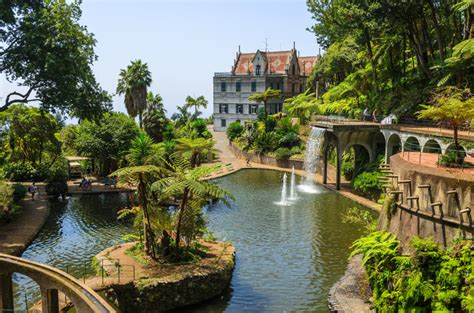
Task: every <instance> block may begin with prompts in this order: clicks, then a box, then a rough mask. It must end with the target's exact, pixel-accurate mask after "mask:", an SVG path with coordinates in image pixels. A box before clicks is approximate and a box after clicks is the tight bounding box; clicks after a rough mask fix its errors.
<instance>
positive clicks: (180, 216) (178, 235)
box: [175, 188, 189, 259]
mask: <svg viewBox="0 0 474 313" xmlns="http://www.w3.org/2000/svg"><path fill="white" fill-rule="evenodd" d="M188 193H189V190H188V188H185V189H184V191H183V200H181V205H180V208H179V212H178V225H177V226H176V252H175V253H176V259H179V243H180V241H181V222H182V220H183V214H184V210H185V209H186V204H187V202H188Z"/></svg>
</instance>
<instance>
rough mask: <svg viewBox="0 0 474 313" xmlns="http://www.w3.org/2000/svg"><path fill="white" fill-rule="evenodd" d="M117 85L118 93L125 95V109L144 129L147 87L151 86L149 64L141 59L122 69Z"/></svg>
mask: <svg viewBox="0 0 474 313" xmlns="http://www.w3.org/2000/svg"><path fill="white" fill-rule="evenodd" d="M119 76H120V78H119V80H118V84H117V93H118V94H119V95H122V94H124V95H125V101H124V102H125V107H126V108H127V112H128V114H129V115H130V116H131V117H136V116H137V114H138V121H139V125H140V128H141V127H142V114H143V112H144V111H145V109H146V107H147V87H149V86H150V84H151V81H152V80H151V73H150V71H149V70H148V64H146V63H142V61H141V60H140V59H138V60H135V61H132V62H131V64H130V65H128V66H127V68H126V69H121V70H120V74H119Z"/></svg>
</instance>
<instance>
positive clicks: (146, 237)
mask: <svg viewBox="0 0 474 313" xmlns="http://www.w3.org/2000/svg"><path fill="white" fill-rule="evenodd" d="M139 181H140V182H139V183H138V190H139V194H140V202H141V203H140V204H141V206H142V212H143V242H144V251H145V254H146V255H149V256H151V257H152V258H155V249H154V248H153V240H154V238H153V232H152V230H151V226H150V225H151V224H150V216H149V214H148V201H147V198H146V189H145V183H144V181H143V176H142V174H140V177H139Z"/></svg>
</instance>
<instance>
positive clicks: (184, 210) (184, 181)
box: [152, 156, 231, 259]
mask: <svg viewBox="0 0 474 313" xmlns="http://www.w3.org/2000/svg"><path fill="white" fill-rule="evenodd" d="M220 166H221V165H212V166H200V167H193V166H192V165H191V163H190V162H189V160H188V159H187V158H183V157H180V156H175V157H174V159H173V162H171V163H169V164H168V168H170V169H171V170H170V171H169V172H168V174H167V175H166V176H165V177H164V178H161V179H159V180H158V181H156V182H155V183H154V184H153V185H152V189H153V190H154V191H155V192H158V193H159V194H161V195H162V197H164V198H165V197H168V198H170V199H171V198H179V199H180V201H179V205H178V208H177V218H176V219H177V222H176V236H175V242H176V257H177V258H178V259H179V254H180V244H181V239H182V228H183V223H184V221H185V220H187V219H194V218H195V217H196V212H199V211H200V210H201V207H202V206H203V205H204V204H205V203H206V202H207V201H209V200H210V199H214V200H222V201H226V199H227V198H229V197H231V195H230V194H229V192H227V191H226V190H225V189H223V188H221V187H219V186H218V185H217V183H215V182H211V181H209V180H204V178H205V177H206V176H208V175H209V174H211V173H213V172H215V171H216V170H217V169H219V168H220ZM188 240H189V239H188Z"/></svg>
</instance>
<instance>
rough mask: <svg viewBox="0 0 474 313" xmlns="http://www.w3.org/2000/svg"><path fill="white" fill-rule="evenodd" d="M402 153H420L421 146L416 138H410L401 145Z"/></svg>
mask: <svg viewBox="0 0 474 313" xmlns="http://www.w3.org/2000/svg"><path fill="white" fill-rule="evenodd" d="M403 151H404V152H420V151H421V144H420V141H419V140H418V138H416V137H415V136H410V137H408V138H407V139H406V140H405V143H404V144H403Z"/></svg>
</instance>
